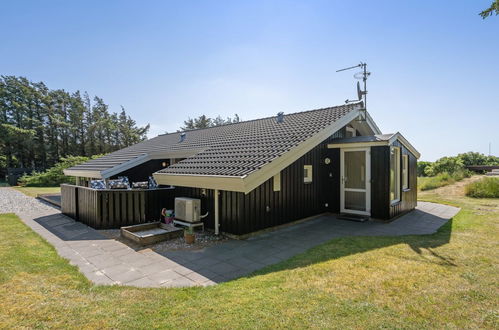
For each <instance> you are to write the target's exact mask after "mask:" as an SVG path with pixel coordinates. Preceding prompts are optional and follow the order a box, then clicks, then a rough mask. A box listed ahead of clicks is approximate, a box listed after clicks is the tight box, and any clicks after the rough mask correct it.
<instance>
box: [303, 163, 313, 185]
mask: <svg viewBox="0 0 499 330" xmlns="http://www.w3.org/2000/svg"><path fill="white" fill-rule="evenodd" d="M303 183H312V165H303Z"/></svg>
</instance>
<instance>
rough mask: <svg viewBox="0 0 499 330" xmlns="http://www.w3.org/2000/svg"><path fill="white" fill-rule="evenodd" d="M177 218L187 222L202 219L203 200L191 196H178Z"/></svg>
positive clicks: (176, 202)
mask: <svg viewBox="0 0 499 330" xmlns="http://www.w3.org/2000/svg"><path fill="white" fill-rule="evenodd" d="M175 218H176V219H179V220H183V221H187V222H199V221H201V200H200V199H197V198H189V197H176V198H175Z"/></svg>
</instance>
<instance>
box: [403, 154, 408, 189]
mask: <svg viewBox="0 0 499 330" xmlns="http://www.w3.org/2000/svg"><path fill="white" fill-rule="evenodd" d="M402 189H409V156H408V155H403V156H402Z"/></svg>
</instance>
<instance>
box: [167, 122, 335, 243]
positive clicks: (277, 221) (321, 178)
mask: <svg viewBox="0 0 499 330" xmlns="http://www.w3.org/2000/svg"><path fill="white" fill-rule="evenodd" d="M342 137H344V129H341V130H339V131H338V132H336V133H335V134H334V135H332V136H331V137H329V138H328V139H326V140H325V141H323V142H322V143H321V144H319V145H318V146H317V147H315V148H314V149H312V150H311V151H309V152H308V153H306V154H305V155H304V156H302V157H301V158H299V159H298V160H297V161H295V162H294V163H293V164H291V165H289V166H288V167H286V168H285V169H283V170H282V171H281V190H280V191H274V184H273V178H270V179H269V180H267V181H265V182H264V183H263V184H261V185H260V186H258V187H257V188H255V189H254V190H252V191H251V192H250V193H248V194H244V193H241V192H233V191H223V190H220V191H219V194H220V195H219V203H220V205H219V210H220V213H219V221H220V230H221V231H223V232H227V233H231V234H236V235H244V234H248V233H251V232H255V231H258V230H261V229H265V228H269V227H274V226H278V225H282V224H285V223H289V222H292V221H296V220H299V219H303V218H306V217H309V216H313V215H317V214H319V213H322V212H325V211H331V212H337V211H338V210H339V169H340V168H339V150H335V149H327V144H328V143H329V142H330V141H331V140H333V139H335V138H342ZM326 157H329V158H331V160H332V161H331V164H329V165H326V164H325V163H324V159H325V158H326ZM304 165H312V176H313V178H312V182H311V183H304V182H303V166H304ZM329 173H331V176H329ZM203 193H204V194H203ZM213 194H214V190H212V189H198V188H188V187H176V196H178V197H180V196H185V197H193V198H200V199H201V207H202V209H203V210H202V212H206V211H208V212H209V216H207V217H206V218H205V219H204V221H205V225H206V227H207V228H214V196H213ZM332 200H334V202H331V201H332ZM326 203H327V204H328V206H327V207H326V206H325V205H326Z"/></svg>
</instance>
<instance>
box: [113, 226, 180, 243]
mask: <svg viewBox="0 0 499 330" xmlns="http://www.w3.org/2000/svg"><path fill="white" fill-rule="evenodd" d="M183 232H184V230H183V229H182V228H176V227H173V226H171V225H166V224H164V223H161V222H152V223H145V224H140V225H134V226H127V227H121V236H123V237H125V238H127V239H129V240H132V241H134V242H136V243H139V244H140V245H149V244H154V243H157V242H162V241H167V240H169V239H174V238H177V237H181V236H182V234H183Z"/></svg>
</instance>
